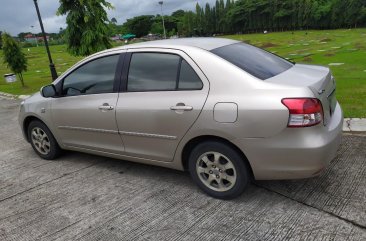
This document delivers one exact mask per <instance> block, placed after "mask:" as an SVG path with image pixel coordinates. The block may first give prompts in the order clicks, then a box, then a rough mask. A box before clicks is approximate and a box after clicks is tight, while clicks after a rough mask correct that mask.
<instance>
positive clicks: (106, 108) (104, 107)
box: [98, 104, 114, 110]
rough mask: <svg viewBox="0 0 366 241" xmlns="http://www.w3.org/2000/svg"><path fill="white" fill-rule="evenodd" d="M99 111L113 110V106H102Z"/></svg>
mask: <svg viewBox="0 0 366 241" xmlns="http://www.w3.org/2000/svg"><path fill="white" fill-rule="evenodd" d="M98 108H99V110H114V106H111V105H109V104H103V105H101V106H99V107H98Z"/></svg>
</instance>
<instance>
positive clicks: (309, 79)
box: [265, 64, 337, 124]
mask: <svg viewBox="0 0 366 241" xmlns="http://www.w3.org/2000/svg"><path fill="white" fill-rule="evenodd" d="M265 81H266V82H270V83H277V84H281V85H290V86H298V87H308V88H310V89H311V90H312V92H313V93H314V95H315V97H316V98H318V99H319V100H320V101H321V102H322V105H323V111H324V124H326V123H328V121H329V119H330V118H331V116H332V114H333V111H334V109H335V107H336V104H337V100H336V96H335V90H336V84H335V80H334V78H333V76H332V73H331V71H330V69H329V68H326V67H322V66H315V65H304V64H296V65H294V66H293V67H292V68H291V69H289V70H287V71H285V72H283V73H281V74H279V75H276V76H275V77H273V78H270V79H267V80H265ZM299 97H301V96H299Z"/></svg>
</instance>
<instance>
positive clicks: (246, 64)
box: [211, 43, 293, 80]
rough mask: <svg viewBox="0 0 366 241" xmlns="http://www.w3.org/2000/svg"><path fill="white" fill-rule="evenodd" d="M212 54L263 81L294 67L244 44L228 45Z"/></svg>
mask: <svg viewBox="0 0 366 241" xmlns="http://www.w3.org/2000/svg"><path fill="white" fill-rule="evenodd" d="M211 52H212V53H214V54H216V55H218V56H220V57H221V58H223V59H225V60H227V61H229V62H230V63H232V64H234V65H236V66H238V67H239V68H241V69H243V70H245V71H246V72H248V73H249V74H251V75H253V76H255V77H257V78H259V79H262V80H265V79H268V78H271V77H273V76H276V75H278V74H280V73H282V72H284V71H286V70H288V69H289V68H291V67H292V66H293V64H292V63H291V62H289V61H287V60H285V59H282V58H280V57H278V56H276V55H274V54H271V53H269V52H267V51H265V50H262V49H259V48H257V47H254V46H251V45H248V44H244V43H238V44H232V45H227V46H224V47H221V48H217V49H214V50H212V51H211Z"/></svg>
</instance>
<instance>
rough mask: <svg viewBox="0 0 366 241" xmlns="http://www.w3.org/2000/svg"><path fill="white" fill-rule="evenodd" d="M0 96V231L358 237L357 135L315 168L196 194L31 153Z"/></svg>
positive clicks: (122, 164) (361, 195)
mask: <svg viewBox="0 0 366 241" xmlns="http://www.w3.org/2000/svg"><path fill="white" fill-rule="evenodd" d="M18 105H19V100H8V99H1V98H0V126H1V128H0V240H2V241H6V240H17V241H18V240H19V241H21V240H88V241H90V240H108V241H111V240H366V148H365V146H366V136H365V135H362V134H359V135H351V134H345V135H344V138H343V143H342V147H341V149H340V150H339V152H338V156H337V158H336V159H335V160H333V161H332V163H331V165H330V167H329V168H328V169H327V170H326V171H325V172H324V173H323V174H322V175H321V176H320V177H317V178H313V179H308V180H297V181H261V182H256V183H253V184H252V185H251V186H250V187H249V188H248V190H247V191H246V192H245V194H243V195H242V196H241V197H240V198H238V199H235V200H233V201H221V200H216V199H213V198H210V197H208V196H206V195H205V194H203V193H202V192H201V191H200V190H199V189H198V188H197V187H196V185H195V184H194V183H193V182H192V181H191V180H190V178H189V175H188V174H187V173H183V172H178V171H174V170H169V169H165V168H159V167H152V166H146V165H140V164H135V163H131V162H127V161H119V160H114V159H110V158H104V157H98V156H92V155H86V154H81V153H75V152H67V153H65V155H63V156H62V157H61V158H60V159H58V160H57V161H46V160H42V159H40V158H39V157H38V156H37V155H36V154H35V153H34V152H33V150H32V149H31V146H30V145H29V144H28V143H27V142H26V141H24V140H23V138H22V136H21V132H20V129H19V127H18V124H17V114H18Z"/></svg>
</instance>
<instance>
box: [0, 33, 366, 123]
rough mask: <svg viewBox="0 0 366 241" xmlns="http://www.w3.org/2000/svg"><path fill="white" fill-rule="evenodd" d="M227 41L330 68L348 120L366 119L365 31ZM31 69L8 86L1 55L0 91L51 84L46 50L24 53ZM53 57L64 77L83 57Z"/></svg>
mask: <svg viewBox="0 0 366 241" xmlns="http://www.w3.org/2000/svg"><path fill="white" fill-rule="evenodd" d="M225 37H227V38H232V39H237V40H240V41H245V42H249V43H250V44H253V45H256V46H259V47H262V48H265V49H267V50H269V51H271V52H274V53H276V54H278V55H280V56H283V57H285V58H288V59H291V60H293V61H295V62H298V63H308V64H320V65H325V66H329V67H330V68H331V69H332V71H333V74H334V76H335V78H336V81H337V97H338V100H339V101H340V103H341V105H342V107H343V109H344V112H345V116H347V117H366V29H356V30H325V31H313V30H311V31H307V32H306V31H296V32H293V33H292V32H283V33H269V34H249V35H230V36H225ZM23 51H24V52H25V53H26V55H27V58H28V62H29V68H28V71H27V72H26V73H25V74H24V79H25V83H26V85H27V87H26V88H24V89H23V88H21V86H20V83H19V82H16V83H12V84H7V83H6V82H5V80H4V78H3V76H4V74H6V73H10V72H11V71H10V70H9V69H7V68H6V65H5V64H3V58H2V52H1V51H0V91H2V92H7V93H12V94H29V93H34V92H36V91H38V90H39V89H40V87H41V86H43V85H45V84H48V83H50V82H51V78H50V72H49V67H48V59H47V55H46V52H45V49H44V47H43V46H42V47H34V48H29V51H28V49H27V48H26V49H23ZM51 52H52V57H53V60H54V62H55V65H56V69H57V71H58V72H59V73H62V72H63V71H65V70H66V69H68V68H69V67H70V66H72V65H73V64H74V63H76V62H77V61H78V60H80V59H81V58H80V57H73V56H70V55H69V54H68V53H67V52H66V46H63V45H62V46H51Z"/></svg>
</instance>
